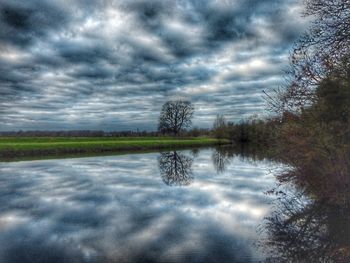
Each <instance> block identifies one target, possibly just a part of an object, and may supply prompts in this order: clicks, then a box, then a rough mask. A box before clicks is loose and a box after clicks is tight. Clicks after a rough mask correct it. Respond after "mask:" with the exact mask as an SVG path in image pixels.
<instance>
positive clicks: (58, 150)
mask: <svg viewBox="0 0 350 263" xmlns="http://www.w3.org/2000/svg"><path fill="white" fill-rule="evenodd" d="M224 143H227V141H225V140H217V139H214V138H208V137H199V138H174V137H120V138H119V137H19V138H15V137H0V157H2V158H4V157H5V158H6V157H18V156H29V155H45V154H65V153H67V154H71V153H89V152H90V153H94V152H96V153H98V152H107V151H118V150H145V149H163V148H170V147H187V146H188V147H190V146H191V147H193V146H205V145H217V144H224Z"/></svg>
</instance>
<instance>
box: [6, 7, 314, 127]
mask: <svg viewBox="0 0 350 263" xmlns="http://www.w3.org/2000/svg"><path fill="white" fill-rule="evenodd" d="M299 12H300V3H299V2H298V1H297V0H278V1H272V0H268V1H257V0H249V1H241V2H238V1H228V0H222V1H199V0H197V1H195V0H192V1H183V0H178V1H170V0H169V1H159V0H148V1H141V0H135V1H80V0H75V1H68V0H59V1H55V2H52V1H45V0H41V1H40V0H34V1H17V0H11V1H10V0H2V1H0V25H1V26H0V123H1V125H0V130H18V129H56V130H57V129H78V128H79V129H100V128H103V129H106V130H120V129H136V128H142V129H148V130H152V129H155V128H156V127H157V119H158V114H159V110H160V108H161V105H162V104H163V103H164V102H165V101H167V100H168V99H171V98H176V97H182V98H187V99H189V100H191V101H192V102H193V104H194V106H195V107H196V109H197V110H196V113H195V119H194V124H195V125H196V126H207V127H208V126H210V125H211V121H212V118H213V116H215V115H216V114H217V113H218V112H220V113H223V114H226V115H227V116H228V118H229V119H231V120H239V119H241V118H244V117H247V116H249V115H250V114H253V113H261V112H262V111H263V101H262V99H261V94H262V90H263V89H268V88H273V87H276V86H278V85H280V84H281V81H282V78H283V76H282V70H283V69H284V68H285V67H286V66H287V62H288V60H287V58H288V54H289V49H290V47H291V45H292V43H293V41H294V40H296V39H297V37H298V36H299V35H300V33H301V32H303V31H304V30H305V27H306V26H307V21H304V20H302V19H301V18H300V17H299ZM203 105H206V107H207V109H204V108H203ZM242 105H245V106H242Z"/></svg>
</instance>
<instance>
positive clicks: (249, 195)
mask: <svg viewBox="0 0 350 263" xmlns="http://www.w3.org/2000/svg"><path fill="white" fill-rule="evenodd" d="M212 151H213V150H203V151H200V152H197V153H196V154H195V155H193V154H192V153H191V151H181V152H177V157H179V156H181V157H186V160H188V162H187V163H188V164H189V168H190V170H191V171H190V173H189V175H190V177H191V178H192V179H193V180H192V183H191V184H187V186H186V187H179V186H180V185H181V184H180V185H179V184H173V185H174V187H169V186H168V185H167V184H164V182H163V180H164V170H163V169H162V167H159V163H160V162H161V160H162V156H164V155H162V154H158V153H150V154H137V155H125V156H110V157H92V158H81V159H64V160H45V161H31V162H16V163H0V174H1V175H0V211H1V212H0V262H8V263H12V262H16V263H17V262H21V263H26V262H53V263H54V262H209V261H210V262H254V261H258V260H259V255H258V254H257V253H256V252H255V248H254V247H253V246H252V243H253V242H254V240H255V238H256V227H257V225H258V224H259V223H260V222H261V220H262V218H263V217H264V215H266V214H267V211H268V209H269V205H268V198H269V197H267V196H265V195H264V194H263V192H264V191H266V190H268V189H270V188H271V186H272V185H273V184H274V179H273V177H272V175H269V174H268V172H267V168H268V167H269V166H270V164H269V163H267V162H258V163H251V162H243V161H242V160H240V159H239V158H237V157H233V158H232V160H231V161H230V162H229V163H228V164H227V166H226V167H225V170H224V171H220V173H217V172H216V169H215V167H214V166H213V164H212V160H211V156H212V154H213V153H212ZM163 154H164V153H163ZM169 154H170V155H171V154H172V156H173V154H174V153H173V152H171V153H169ZM170 155H169V156H170ZM173 157H174V156H173ZM162 177H163V180H162Z"/></svg>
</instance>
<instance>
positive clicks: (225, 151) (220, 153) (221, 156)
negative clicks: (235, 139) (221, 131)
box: [211, 147, 234, 173]
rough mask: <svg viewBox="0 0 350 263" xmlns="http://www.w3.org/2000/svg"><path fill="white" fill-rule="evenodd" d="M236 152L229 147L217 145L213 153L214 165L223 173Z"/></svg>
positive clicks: (218, 171) (217, 170)
mask: <svg viewBox="0 0 350 263" xmlns="http://www.w3.org/2000/svg"><path fill="white" fill-rule="evenodd" d="M233 157H234V152H233V151H232V149H231V148H228V147H217V148H216V149H215V150H214V151H213V153H212V156H211V158H212V160H213V165H214V168H215V170H216V172H217V173H223V172H225V170H226V167H227V165H229V164H230V163H231V160H232V158H233Z"/></svg>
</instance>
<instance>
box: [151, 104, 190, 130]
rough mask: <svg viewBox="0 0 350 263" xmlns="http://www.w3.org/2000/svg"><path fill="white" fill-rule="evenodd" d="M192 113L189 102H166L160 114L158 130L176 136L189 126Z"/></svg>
mask: <svg viewBox="0 0 350 263" xmlns="http://www.w3.org/2000/svg"><path fill="white" fill-rule="evenodd" d="M193 113H194V107H193V106H192V104H191V102H189V101H183V100H177V101H168V102H166V103H165V104H164V105H163V107H162V110H161V112H160V117H159V126H158V130H159V131H160V132H162V133H172V134H174V135H178V134H179V132H180V131H181V130H183V129H185V128H188V127H190V126H191V124H192V120H191V119H192V117H193Z"/></svg>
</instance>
